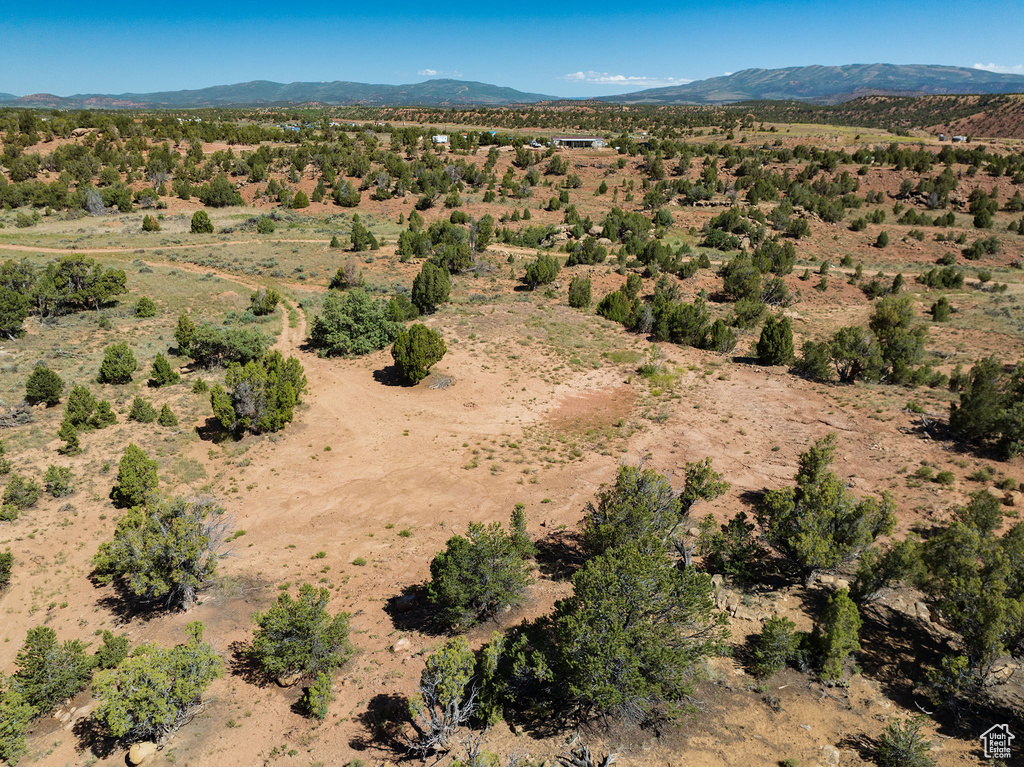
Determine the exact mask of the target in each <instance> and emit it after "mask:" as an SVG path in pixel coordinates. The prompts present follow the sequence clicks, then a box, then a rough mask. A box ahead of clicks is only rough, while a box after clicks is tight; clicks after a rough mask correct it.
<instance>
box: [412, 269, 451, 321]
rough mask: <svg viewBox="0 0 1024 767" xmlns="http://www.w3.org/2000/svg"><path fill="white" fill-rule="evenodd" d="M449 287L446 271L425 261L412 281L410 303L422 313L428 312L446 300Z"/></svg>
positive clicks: (449, 281) (449, 280) (449, 282)
mask: <svg viewBox="0 0 1024 767" xmlns="http://www.w3.org/2000/svg"><path fill="white" fill-rule="evenodd" d="M451 289H452V283H451V278H450V277H449V276H448V271H447V270H446V269H444V268H443V267H440V266H436V265H435V264H432V263H431V262H430V261H427V262H426V263H425V264H423V267H422V268H421V269H420V273H419V274H417V275H416V277H415V279H413V281H412V295H411V299H412V303H413V304H414V305H415V306H416V308H417V309H419V310H420V311H421V312H423V313H424V314H430V313H432V312H433V311H434V310H435V309H436V308H437V307H438V306H439V305H440V304H443V303H444V302H445V301H447V300H448V295H449V294H450V293H451Z"/></svg>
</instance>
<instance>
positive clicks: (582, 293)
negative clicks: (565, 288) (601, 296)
mask: <svg viewBox="0 0 1024 767" xmlns="http://www.w3.org/2000/svg"><path fill="white" fill-rule="evenodd" d="M590 301H591V293H590V278H589V277H584V276H582V275H579V274H577V275H574V276H573V278H572V279H571V280H570V281H569V306H571V307H572V308H573V309H586V308H587V307H588V306H590Z"/></svg>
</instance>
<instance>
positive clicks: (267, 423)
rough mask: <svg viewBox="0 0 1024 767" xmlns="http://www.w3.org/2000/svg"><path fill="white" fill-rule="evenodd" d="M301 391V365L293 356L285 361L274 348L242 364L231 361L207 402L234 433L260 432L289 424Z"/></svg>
mask: <svg viewBox="0 0 1024 767" xmlns="http://www.w3.org/2000/svg"><path fill="white" fill-rule="evenodd" d="M305 390H306V376H305V372H304V371H303V368H302V365H301V364H300V363H299V361H298V360H297V359H295V358H294V357H289V358H288V359H287V360H285V358H284V357H283V356H282V355H281V353H280V352H279V351H276V350H275V351H273V352H271V353H270V354H267V355H265V356H264V357H262V358H260V359H258V360H253V361H251V362H247V363H246V364H245V366H244V367H243V366H241V365H239V364H238V363H233V364H232V365H231V366H230V367H229V368H228V372H227V375H226V376H225V377H224V386H223V387H222V386H220V384H217V385H215V386H214V387H213V388H211V389H210V404H211V406H212V408H213V414H214V415H215V416H216V417H217V420H218V421H219V422H220V424H221V426H223V427H224V428H225V429H226V430H228V431H230V432H233V433H234V434H237V435H241V434H244V433H245V432H252V433H253V434H263V433H266V432H275V431H280V430H281V429H283V428H284V427H285V425H287V424H289V423H291V421H292V419H293V418H294V416H295V406H296V405H298V404H299V403H300V402H301V396H302V393H303V392H304V391H305Z"/></svg>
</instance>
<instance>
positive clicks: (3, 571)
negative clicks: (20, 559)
mask: <svg viewBox="0 0 1024 767" xmlns="http://www.w3.org/2000/svg"><path fill="white" fill-rule="evenodd" d="M13 567H14V555H13V554H12V553H11V550H10V549H7V550H6V551H0V591H3V590H4V589H6V588H7V587H8V586H10V585H11V569H12V568H13Z"/></svg>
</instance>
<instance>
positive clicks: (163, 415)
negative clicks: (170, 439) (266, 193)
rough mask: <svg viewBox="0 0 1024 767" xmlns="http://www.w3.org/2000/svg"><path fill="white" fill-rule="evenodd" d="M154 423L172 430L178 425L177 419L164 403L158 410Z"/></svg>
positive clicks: (169, 407)
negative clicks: (158, 413)
mask: <svg viewBox="0 0 1024 767" xmlns="http://www.w3.org/2000/svg"><path fill="white" fill-rule="evenodd" d="M156 422H157V423H158V424H160V425H161V426H163V427H165V428H168V429H170V428H172V427H174V426H177V425H178V417H177V416H176V415H174V413H173V411H172V410H171V406H170V405H168V404H167V403H166V402H165V403H164V406H163V407H162V408H160V415H158V416H157V417H156Z"/></svg>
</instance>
